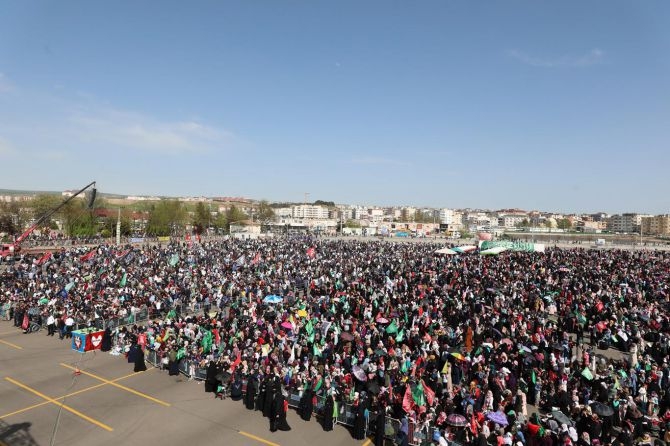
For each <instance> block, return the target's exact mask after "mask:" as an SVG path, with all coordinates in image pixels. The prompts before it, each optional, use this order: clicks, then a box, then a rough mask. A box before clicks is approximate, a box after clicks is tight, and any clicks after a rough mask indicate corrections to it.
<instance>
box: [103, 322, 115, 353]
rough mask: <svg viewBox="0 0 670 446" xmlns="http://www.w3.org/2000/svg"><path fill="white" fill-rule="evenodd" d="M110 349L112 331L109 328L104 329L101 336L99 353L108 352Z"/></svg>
mask: <svg viewBox="0 0 670 446" xmlns="http://www.w3.org/2000/svg"><path fill="white" fill-rule="evenodd" d="M111 349H112V330H110V329H109V327H107V328H105V332H104V333H103V334H102V344H101V345H100V351H103V352H108V351H110V350H111Z"/></svg>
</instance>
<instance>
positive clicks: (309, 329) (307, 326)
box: [305, 319, 314, 335]
mask: <svg viewBox="0 0 670 446" xmlns="http://www.w3.org/2000/svg"><path fill="white" fill-rule="evenodd" d="M305 331H306V332H307V334H308V335H311V334H312V333H314V325H312V320H311V319H310V320H309V321H307V323H306V324H305Z"/></svg>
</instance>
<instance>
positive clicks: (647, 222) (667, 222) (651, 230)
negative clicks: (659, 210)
mask: <svg viewBox="0 0 670 446" xmlns="http://www.w3.org/2000/svg"><path fill="white" fill-rule="evenodd" d="M641 226H642V235H660V236H670V215H669V214H665V215H656V216H654V217H642V222H641Z"/></svg>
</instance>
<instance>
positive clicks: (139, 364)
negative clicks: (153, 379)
mask: <svg viewBox="0 0 670 446" xmlns="http://www.w3.org/2000/svg"><path fill="white" fill-rule="evenodd" d="M146 369H147V365H146V364H145V363H144V350H142V347H140V346H139V345H138V346H137V353H136V354H135V367H134V368H133V371H134V372H135V373H137V372H144V371H145V370H146Z"/></svg>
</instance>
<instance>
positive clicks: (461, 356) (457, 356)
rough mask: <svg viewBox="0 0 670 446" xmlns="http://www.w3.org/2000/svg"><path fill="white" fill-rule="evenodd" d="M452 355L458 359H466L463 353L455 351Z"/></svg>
mask: <svg viewBox="0 0 670 446" xmlns="http://www.w3.org/2000/svg"><path fill="white" fill-rule="evenodd" d="M451 356H453V357H454V358H456V359H458V360H459V361H465V356H463V355H462V354H461V353H458V352H454V353H451Z"/></svg>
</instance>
